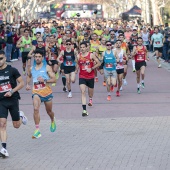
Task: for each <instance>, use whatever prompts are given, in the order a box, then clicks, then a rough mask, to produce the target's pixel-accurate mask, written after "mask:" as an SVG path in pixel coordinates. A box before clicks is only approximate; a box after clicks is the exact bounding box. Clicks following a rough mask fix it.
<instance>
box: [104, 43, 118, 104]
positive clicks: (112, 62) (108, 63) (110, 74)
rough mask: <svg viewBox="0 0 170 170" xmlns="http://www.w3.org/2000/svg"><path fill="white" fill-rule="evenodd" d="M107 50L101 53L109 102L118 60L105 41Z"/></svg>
mask: <svg viewBox="0 0 170 170" xmlns="http://www.w3.org/2000/svg"><path fill="white" fill-rule="evenodd" d="M106 47H107V50H106V51H105V52H103V54H102V55H103V69H104V76H105V78H106V83H107V86H106V87H107V92H108V96H107V100H108V101H110V100H111V93H110V92H111V91H113V88H114V86H115V85H116V79H117V74H116V63H117V62H119V60H117V59H116V54H115V51H113V50H112V43H111V42H110V41H106Z"/></svg>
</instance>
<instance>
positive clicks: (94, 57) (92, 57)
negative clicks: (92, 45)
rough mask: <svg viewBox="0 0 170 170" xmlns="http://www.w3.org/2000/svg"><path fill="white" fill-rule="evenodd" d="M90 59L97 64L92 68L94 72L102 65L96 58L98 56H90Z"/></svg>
mask: <svg viewBox="0 0 170 170" xmlns="http://www.w3.org/2000/svg"><path fill="white" fill-rule="evenodd" d="M90 58H91V59H92V60H93V61H95V63H96V64H95V65H94V66H93V67H92V68H91V70H94V69H95V68H97V67H99V66H100V65H101V63H100V61H99V59H98V58H97V57H96V55H94V54H91V55H90Z"/></svg>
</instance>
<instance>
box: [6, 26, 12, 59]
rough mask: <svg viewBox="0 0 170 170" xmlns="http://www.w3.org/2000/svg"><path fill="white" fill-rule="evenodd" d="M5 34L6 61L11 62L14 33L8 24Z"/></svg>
mask: <svg viewBox="0 0 170 170" xmlns="http://www.w3.org/2000/svg"><path fill="white" fill-rule="evenodd" d="M5 36H6V51H5V53H6V58H7V60H6V62H11V61H10V60H11V52H12V47H13V34H12V31H11V27H10V26H7V27H6V32H5Z"/></svg>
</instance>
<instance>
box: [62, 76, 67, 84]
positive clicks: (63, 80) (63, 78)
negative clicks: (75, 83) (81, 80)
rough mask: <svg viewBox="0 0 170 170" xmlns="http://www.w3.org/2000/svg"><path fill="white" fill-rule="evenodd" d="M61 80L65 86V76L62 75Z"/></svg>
mask: <svg viewBox="0 0 170 170" xmlns="http://www.w3.org/2000/svg"><path fill="white" fill-rule="evenodd" d="M62 82H63V86H66V77H65V76H62Z"/></svg>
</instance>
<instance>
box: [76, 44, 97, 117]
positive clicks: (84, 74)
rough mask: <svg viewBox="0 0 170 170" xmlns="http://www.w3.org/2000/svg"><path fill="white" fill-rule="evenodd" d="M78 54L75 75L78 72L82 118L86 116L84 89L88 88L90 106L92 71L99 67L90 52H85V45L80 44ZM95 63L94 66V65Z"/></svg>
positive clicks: (92, 82)
mask: <svg viewBox="0 0 170 170" xmlns="http://www.w3.org/2000/svg"><path fill="white" fill-rule="evenodd" d="M80 51H81V52H80V53H79V54H78V56H77V65H76V73H77V71H78V69H80V71H79V85H80V90H81V97H82V108H83V112H82V116H88V112H87V110H86V87H88V95H89V104H88V105H89V106H92V97H93V93H94V77H95V74H94V69H95V68H97V67H99V66H100V62H99V60H98V59H97V57H96V56H95V55H94V54H93V53H90V52H87V44H86V43H85V42H82V43H81V44H80ZM94 61H95V63H96V64H95V65H94Z"/></svg>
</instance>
